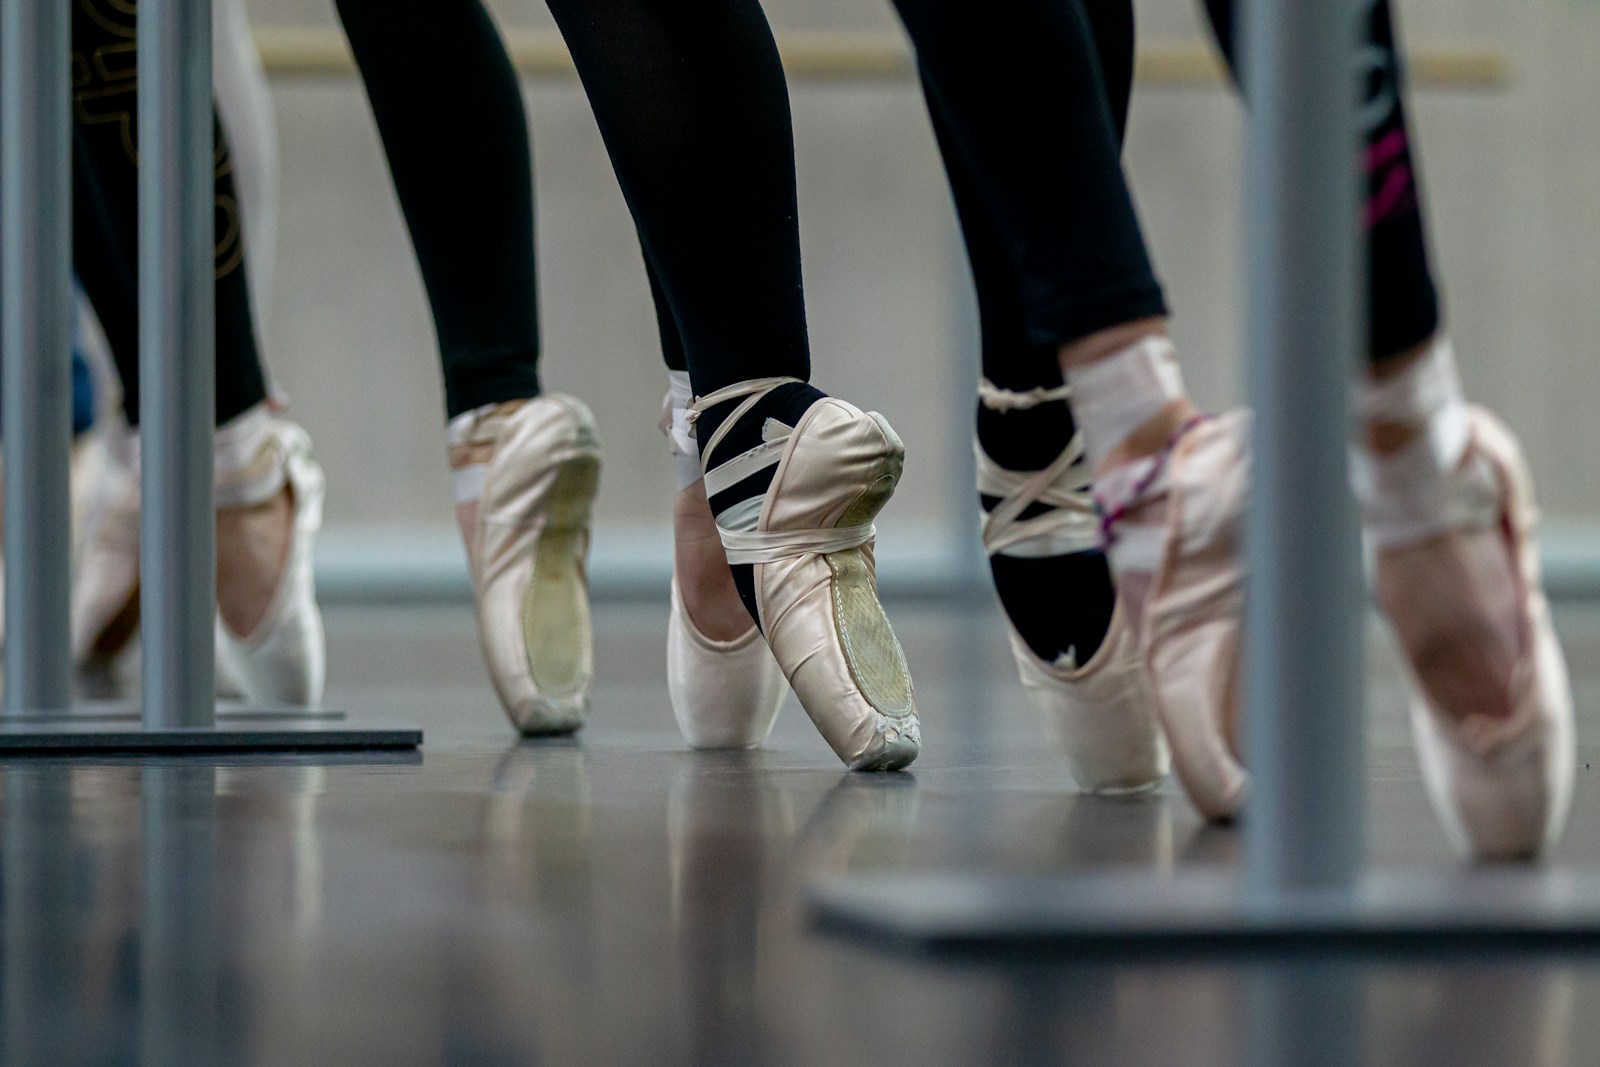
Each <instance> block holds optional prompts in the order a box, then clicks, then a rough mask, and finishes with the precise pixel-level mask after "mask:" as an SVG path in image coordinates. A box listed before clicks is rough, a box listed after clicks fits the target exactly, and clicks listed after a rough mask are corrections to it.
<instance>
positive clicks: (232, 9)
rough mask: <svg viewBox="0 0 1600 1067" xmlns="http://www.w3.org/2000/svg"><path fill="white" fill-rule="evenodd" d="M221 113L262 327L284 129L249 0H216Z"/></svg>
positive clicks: (268, 300) (274, 252) (272, 265)
mask: <svg viewBox="0 0 1600 1067" xmlns="http://www.w3.org/2000/svg"><path fill="white" fill-rule="evenodd" d="M211 18H212V36H213V38H214V41H215V50H216V54H215V65H214V69H213V72H212V84H213V85H214V86H215V87H216V95H217V116H218V118H219V119H220V121H221V123H222V128H223V129H225V130H227V131H228V145H229V148H230V149H231V150H232V158H233V177H234V184H235V185H237V186H238V189H239V203H240V205H241V208H242V219H243V224H244V235H245V240H246V241H247V242H248V243H249V247H250V255H249V258H248V260H247V261H246V263H245V273H246V274H247V275H248V276H249V278H250V303H251V305H252V306H253V307H254V308H255V316H256V325H257V327H258V333H259V327H260V326H261V322H262V320H263V319H265V318H266V317H267V313H268V312H269V311H270V310H271V308H272V283H273V279H274V278H275V276H276V274H277V266H278V130H277V116H276V114H275V112H274V110H273V107H272V91H271V89H270V87H269V86H268V85H267V72H266V70H265V69H264V68H263V67H262V65H261V54H260V53H259V52H257V51H256V45H255V40H254V39H253V38H252V37H251V35H250V23H249V21H248V20H247V18H246V16H245V9H244V0H212V5H211Z"/></svg>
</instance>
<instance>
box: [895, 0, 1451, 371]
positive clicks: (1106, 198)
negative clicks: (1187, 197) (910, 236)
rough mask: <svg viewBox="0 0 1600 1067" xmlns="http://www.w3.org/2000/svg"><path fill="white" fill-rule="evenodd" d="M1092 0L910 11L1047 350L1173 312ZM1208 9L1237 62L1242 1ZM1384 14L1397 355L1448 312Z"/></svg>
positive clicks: (1382, 144)
mask: <svg viewBox="0 0 1600 1067" xmlns="http://www.w3.org/2000/svg"><path fill="white" fill-rule="evenodd" d="M1092 2H1093V0H1062V2H1057V3H1049V4H1043V3H1036V2H1032V0H991V2H990V3H986V4H972V3H968V2H966V0H895V6H896V7H897V9H898V10H899V12H900V16H901V18H902V20H903V21H904V23H905V25H906V28H907V30H908V31H909V33H910V35H911V38H912V41H913V42H914V43H915V45H916V47H917V51H918V55H919V57H920V60H921V63H922V65H923V70H924V72H925V75H926V76H927V78H928V80H929V82H930V83H931V84H930V94H931V95H932V96H933V97H934V99H935V100H936V101H937V105H938V107H939V108H940V109H941V111H942V112H943V117H944V118H945V120H946V121H947V122H948V124H949V125H950V127H951V128H952V130H953V131H954V134H955V136H954V140H955V141H956V142H957V147H958V149H959V153H960V155H961V156H963V157H964V158H965V159H966V161H967V164H968V166H969V167H970V168H971V170H972V173H973V174H974V175H975V176H976V179H977V181H978V184H979V185H980V186H981V187H982V190H983V194H984V200H985V201H986V202H987V203H988V204H989V206H990V209H991V211H992V213H993V216H994V219H995V221H996V223H997V224H998V226H999V228H1000V230H1001V232H1002V233H1004V234H1005V235H1007V236H1006V239H1005V242H1004V243H1005V246H1006V248H1007V249H1008V251H1009V252H1010V255H1011V260H1012V263H1013V265H1014V267H1015V269H1016V270H1017V272H1018V275H1019V281H1020V290H1021V293H1022V299H1023V304H1024V308H1025V318H1026V322H1027V325H1028V330H1029V337H1030V338H1031V340H1032V341H1033V342H1035V343H1037V344H1041V345H1043V344H1050V343H1054V344H1057V345H1060V344H1065V343H1067V342H1070V341H1074V340H1078V339H1080V338H1082V337H1085V336H1087V335H1089V334H1091V333H1094V332H1096V331H1097V330H1099V329H1103V328H1106V327H1109V326H1115V325H1118V324H1121V323H1124V322H1128V321H1131V320H1134V319H1138V318H1141V317H1145V316H1147V315H1152V314H1161V313H1163V312H1164V308H1163V307H1162V304H1161V298H1160V289H1159V286H1157V285H1156V284H1155V280H1154V274H1153V272H1152V270H1151V267H1150V262H1149V259H1148V256H1147V254H1146V252H1145V248H1144V241H1143V237H1142V234H1141V232H1140V228H1139V222H1138V218H1137V215H1136V214H1135V211H1134V207H1133V202H1132V198H1131V196H1130V195H1129V193H1128V187H1127V183H1126V180H1125V177H1124V174H1123V172H1122V167H1121V164H1120V161H1119V159H1118V151H1117V136H1116V122H1115V119H1114V117H1113V114H1112V108H1111V106H1110V105H1109V103H1108V101H1107V99H1106V95H1105V90H1104V87H1103V86H1102V85H1101V83H1100V79H1099V78H1098V77H1096V76H1095V70H1094V64H1093V63H1091V62H1088V59H1089V58H1090V57H1093V56H1094V55H1095V54H1096V43H1095V37H1094V33H1093V25H1092V23H1091V21H1090V19H1089V18H1088V17H1086V15H1085V8H1084V7H1083V6H1080V5H1081V4H1083V3H1092ZM1208 2H1209V3H1210V7H1209V8H1208V10H1210V11H1211V12H1212V15H1213V17H1214V18H1215V19H1217V20H1218V24H1219V36H1221V38H1222V39H1224V40H1228V41H1229V42H1230V48H1229V52H1230V53H1231V52H1232V48H1231V37H1232V32H1231V21H1230V15H1231V11H1232V7H1231V2H1230V0H1208ZM1369 3H1370V5H1371V18H1370V21H1369V24H1368V38H1367V43H1368V48H1367V49H1366V50H1364V52H1363V57H1364V58H1374V57H1375V61H1373V62H1372V63H1371V64H1370V66H1369V74H1370V77H1369V82H1368V86H1367V88H1368V100H1367V107H1366V109H1365V111H1364V114H1365V115H1366V116H1367V117H1368V118H1369V120H1370V121H1369V124H1368V126H1367V129H1366V148H1367V166H1368V171H1369V174H1370V176H1371V177H1370V188H1369V201H1368V205H1367V222H1368V235H1369V260H1370V263H1371V280H1370V292H1369V301H1370V304H1371V323H1372V327H1371V331H1372V332H1371V338H1370V345H1369V348H1370V352H1371V355H1372V357H1373V358H1374V359H1383V358H1386V357H1388V356H1391V355H1394V354H1396V353H1399V352H1403V351H1405V350H1406V349H1408V348H1412V347H1415V346H1416V345H1417V344H1420V343H1422V342H1424V341H1426V340H1427V339H1428V338H1429V337H1431V336H1432V335H1433V333H1434V332H1436V331H1437V329H1438V319H1439V312H1438V297H1437V294H1436V291H1435V288H1434V285H1433V281H1432V277H1431V274H1430V273H1429V269H1428V262H1427V253H1426V241H1425V236H1424V231H1423V226H1422V220H1421V215H1420V205H1419V197H1418V194H1417V191H1416V182H1415V170H1414V164H1413V162H1412V159H1411V153H1410V147H1409V141H1408V138H1407V134H1406V129H1405V115H1404V109H1403V107H1402V106H1401V91H1402V86H1401V77H1400V75H1401V69H1400V63H1399V60H1398V56H1397V53H1396V49H1395V44H1394V33H1393V24H1392V16H1391V14H1390V11H1389V5H1388V2H1387V0H1369ZM1002 116H1003V117H1004V121H1001V118H1000V117H1002ZM1063 190H1070V193H1066V192H1064V191H1063Z"/></svg>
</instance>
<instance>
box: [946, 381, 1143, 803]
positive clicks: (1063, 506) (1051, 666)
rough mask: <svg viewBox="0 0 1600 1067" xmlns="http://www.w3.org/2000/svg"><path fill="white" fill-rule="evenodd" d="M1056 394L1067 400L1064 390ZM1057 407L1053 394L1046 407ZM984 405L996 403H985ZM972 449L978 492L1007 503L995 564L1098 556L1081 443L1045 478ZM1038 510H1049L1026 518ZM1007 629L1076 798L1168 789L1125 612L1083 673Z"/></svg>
mask: <svg viewBox="0 0 1600 1067" xmlns="http://www.w3.org/2000/svg"><path fill="white" fill-rule="evenodd" d="M984 384H985V385H987V384H988V383H984ZM990 388H991V389H992V388H993V387H990ZM1057 392H1059V393H1060V394H1061V397H1059V398H1064V395H1065V390H1064V389H1063V390H1058V391H1057ZM1005 395H1006V396H1014V395H1016V394H1010V393H1007V394H1005ZM1023 395H1024V396H1026V395H1027V394H1023ZM1057 398H1058V397H1055V396H1051V395H1048V394H1047V395H1046V396H1044V397H1043V398H1042V399H1041V400H1040V401H1039V402H1043V400H1048V399H1057ZM984 402H985V403H986V404H989V403H990V400H989V398H988V397H987V396H986V397H985V401H984ZM991 406H992V405H991ZM1029 406H1031V405H1029ZM973 445H974V451H975V453H976V459H977V464H978V492H979V493H981V494H983V495H985V496H992V497H998V498H999V499H1000V503H999V504H997V505H996V506H995V508H994V509H993V510H992V511H991V512H989V515H988V517H987V518H986V519H985V521H984V524H983V545H984V548H985V550H986V551H987V552H988V554H989V555H991V556H1012V557H1020V558H1038V557H1048V556H1059V555H1064V554H1069V553H1076V552H1091V551H1095V550H1097V549H1098V548H1099V547H1100V524H1099V520H1098V518H1097V516H1096V513H1095V508H1094V501H1093V498H1092V497H1091V496H1090V494H1089V487H1090V485H1091V484H1092V482H1093V477H1092V475H1091V474H1090V473H1089V471H1088V470H1087V466H1088V464H1087V462H1086V460H1085V450H1084V441H1083V435H1082V434H1081V433H1079V434H1076V435H1074V437H1073V439H1072V441H1071V442H1070V443H1069V444H1068V445H1067V447H1066V448H1065V449H1063V450H1062V452H1061V455H1060V456H1059V457H1057V459H1056V460H1055V461H1054V462H1053V463H1051V464H1050V465H1049V466H1047V467H1045V468H1044V469H1042V470H1039V471H1011V470H1007V469H1005V468H1003V467H1001V466H1000V465H999V464H997V463H996V462H995V461H994V460H993V459H991V458H990V456H989V454H988V453H987V452H985V451H984V449H983V447H982V446H981V445H980V444H978V443H977V442H976V441H974V443H973ZM1040 503H1043V504H1048V505H1050V506H1051V510H1049V511H1046V512H1044V513H1043V514H1041V515H1037V516H1035V517H1033V518H1030V519H1024V518H1022V516H1023V515H1024V514H1026V513H1027V512H1028V511H1029V509H1030V508H1032V507H1033V506H1034V505H1035V504H1040ZM1007 629H1008V633H1009V636H1010V639H1011V652H1012V656H1013V658H1014V659H1015V660H1016V662H1017V673H1018V675H1019V676H1020V677H1021V679H1022V685H1023V688H1024V689H1025V690H1026V691H1027V693H1028V698H1029V700H1030V701H1031V702H1032V704H1033V705H1034V707H1036V708H1037V709H1038V710H1039V713H1040V715H1041V716H1042V717H1043V718H1044V721H1045V729H1046V732H1047V733H1048V734H1049V736H1050V740H1051V743H1052V744H1053V746H1054V747H1055V749H1056V751H1057V752H1058V753H1059V754H1060V755H1061V757H1062V758H1063V759H1064V760H1065V762H1066V764H1067V771H1068V773H1069V774H1070V775H1071V776H1072V781H1073V784H1074V785H1075V786H1076V787H1077V788H1078V790H1079V791H1080V792H1084V793H1091V794H1102V795H1115V794H1122V793H1135V792H1141V791H1144V790H1147V789H1153V788H1155V787H1156V786H1158V785H1160V784H1161V780H1162V779H1163V778H1165V777H1166V774H1167V771H1168V768H1169V765H1170V764H1169V759H1168V755H1167V747H1166V742H1165V740H1164V739H1163V737H1162V735H1161V727H1160V724H1159V723H1158V722H1157V721H1156V715H1155V711H1154V709H1153V708H1152V698H1151V696H1150V692H1149V683H1148V682H1147V681H1146V679H1145V671H1144V661H1143V659H1142V658H1141V656H1140V651H1139V643H1138V640H1137V639H1136V638H1135V636H1134V633H1133V630H1132V628H1131V627H1130V626H1129V624H1128V619H1127V611H1126V608H1125V607H1124V604H1123V602H1122V601H1121V600H1120V599H1119V600H1118V601H1117V605H1116V607H1115V609H1114V610H1113V611H1112V615H1111V622H1110V624H1109V626H1108V628H1107V631H1106V636H1105V640H1104V641H1102V642H1101V644H1100V647H1099V648H1097V649H1096V650H1095V653H1094V655H1093V656H1091V657H1090V658H1089V661H1088V662H1087V663H1083V664H1077V663H1071V662H1058V663H1047V662H1045V661H1044V660H1042V659H1040V658H1039V657H1038V656H1037V655H1036V654H1035V653H1034V651H1033V650H1032V649H1031V648H1029V647H1028V643H1027V642H1026V641H1025V640H1023V638H1022V635H1020V634H1019V633H1017V631H1016V628H1015V627H1013V626H1008V627H1007Z"/></svg>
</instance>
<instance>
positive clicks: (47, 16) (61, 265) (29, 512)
mask: <svg viewBox="0 0 1600 1067" xmlns="http://www.w3.org/2000/svg"><path fill="white" fill-rule="evenodd" d="M70 22H71V20H70V5H68V4H65V3H57V2H43V3H42V2H40V0H4V10H3V13H0V49H3V56H0V125H3V130H4V132H3V138H4V143H3V146H0V156H3V160H0V186H3V190H0V200H3V205H0V244H3V265H0V275H3V280H0V287H3V293H0V306H3V308H4V314H3V316H0V319H3V325H0V332H3V341H0V345H3V351H4V362H5V371H4V382H3V387H4V393H5V399H4V412H3V415H4V425H3V427H0V430H3V433H4V435H5V555H6V560H7V561H8V562H9V563H10V566H9V567H7V568H6V583H5V584H6V589H5V610H6V634H5V638H6V678H5V688H6V698H5V711H6V714H7V715H13V716H14V715H24V714H30V713H34V714H36V713H39V712H51V711H64V710H66V709H67V708H68V706H69V705H70V704H71V702H72V670H71V651H70V649H69V647H68V642H69V640H70V635H69V632H68V627H67V610H68V609H67V602H68V586H69V582H70V580H71V573H70V569H69V568H70V562H71V561H70V559H69V556H68V553H69V551H70V549H69V546H70V545H71V541H72V539H71V535H70V529H69V527H70V523H71V513H70V511H69V508H68V503H67V460H68V454H69V452H70V451H71V448H72V199H71V196H72V111H71V107H72V99H71V93H70V81H69V73H68V72H69V70H70V67H69V62H70V55H71V47H72V45H71V33H70V30H69V26H70Z"/></svg>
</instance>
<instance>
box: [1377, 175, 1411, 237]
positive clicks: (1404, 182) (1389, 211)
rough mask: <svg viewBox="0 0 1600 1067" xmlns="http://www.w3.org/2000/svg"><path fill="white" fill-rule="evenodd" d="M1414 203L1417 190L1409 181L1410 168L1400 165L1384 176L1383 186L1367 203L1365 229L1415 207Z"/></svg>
mask: <svg viewBox="0 0 1600 1067" xmlns="http://www.w3.org/2000/svg"><path fill="white" fill-rule="evenodd" d="M1416 203H1417V189H1416V185H1415V184H1414V183H1413V182H1412V180H1411V168H1410V167H1409V166H1407V165H1406V164H1401V165H1400V166H1398V167H1395V168H1394V169H1393V170H1391V171H1390V172H1389V173H1388V174H1387V175H1385V176H1384V179H1383V184H1382V185H1381V186H1379V187H1378V191H1377V192H1375V193H1373V194H1372V197H1371V198H1370V199H1369V200H1368V201H1367V228H1368V229H1371V228H1372V227H1374V226H1376V225H1377V224H1378V223H1380V222H1382V221H1383V220H1384V219H1386V218H1388V217H1389V216H1391V215H1398V214H1399V213H1400V212H1401V211H1403V210H1405V209H1407V208H1411V207H1415V206H1416Z"/></svg>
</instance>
